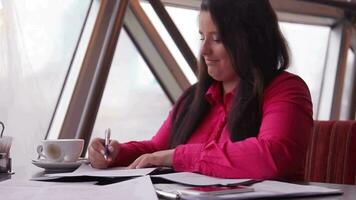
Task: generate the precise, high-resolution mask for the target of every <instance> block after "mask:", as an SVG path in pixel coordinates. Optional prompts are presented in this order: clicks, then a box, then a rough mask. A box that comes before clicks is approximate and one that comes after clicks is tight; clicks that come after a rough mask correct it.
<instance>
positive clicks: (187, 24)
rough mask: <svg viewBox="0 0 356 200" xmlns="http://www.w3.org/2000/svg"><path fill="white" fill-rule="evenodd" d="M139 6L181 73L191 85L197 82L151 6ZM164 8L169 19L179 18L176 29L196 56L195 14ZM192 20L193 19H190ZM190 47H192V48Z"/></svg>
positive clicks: (196, 31) (196, 32)
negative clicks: (169, 16)
mask: <svg viewBox="0 0 356 200" xmlns="http://www.w3.org/2000/svg"><path fill="white" fill-rule="evenodd" d="M141 6H142V8H143V9H144V11H145V12H146V14H147V16H148V18H149V19H150V20H151V22H152V24H153V25H154V27H155V28H156V30H157V32H158V33H159V34H160V36H161V37H162V39H163V41H164V42H165V44H166V45H167V47H168V49H169V50H170V51H171V54H172V55H173V56H174V58H175V59H176V62H177V63H178V65H179V66H180V67H181V69H182V71H183V73H184V74H185V75H186V77H187V78H188V80H189V82H190V83H192V84H193V83H195V82H196V81H197V79H196V76H195V75H194V73H193V71H192V70H191V68H190V67H189V65H188V63H187V61H186V60H185V59H184V57H183V55H182V54H181V52H180V51H179V49H178V47H177V46H176V44H175V43H174V41H173V39H172V38H171V36H170V35H169V33H168V31H167V30H166V28H165V27H164V25H163V24H162V22H161V20H160V19H159V17H158V16H157V14H156V13H155V11H154V10H153V8H152V7H151V5H150V4H148V3H144V2H141ZM166 8H167V9H168V12H169V14H170V15H171V17H172V18H173V20H176V17H173V16H179V17H177V18H180V19H181V20H180V21H179V22H183V23H180V24H179V26H178V29H179V30H180V31H181V33H182V34H184V35H183V36H188V38H190V39H189V40H187V38H186V37H185V39H186V40H187V42H188V45H189V46H190V47H191V49H192V51H193V52H195V53H196V54H197V53H198V52H197V51H196V50H199V48H198V49H196V48H195V45H197V44H198V45H199V43H197V42H199V34H198V33H199V32H198V27H197V25H196V23H194V22H197V12H194V11H192V10H189V9H179V8H175V7H166ZM171 12H173V16H172V13H171ZM192 18H194V19H192ZM179 22H178V23H179ZM175 24H176V25H177V22H176V21H175ZM181 26H184V27H181ZM182 30H186V31H183V32H182ZM191 45H193V48H192V46H191ZM195 49H196V50H195Z"/></svg>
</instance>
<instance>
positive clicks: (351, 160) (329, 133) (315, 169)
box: [305, 121, 356, 184]
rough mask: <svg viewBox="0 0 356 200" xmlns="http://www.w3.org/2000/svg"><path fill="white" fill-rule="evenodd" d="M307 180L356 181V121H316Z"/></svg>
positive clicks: (306, 168)
mask: <svg viewBox="0 0 356 200" xmlns="http://www.w3.org/2000/svg"><path fill="white" fill-rule="evenodd" d="M311 137H312V139H311V143H310V146H309V149H308V152H307V159H306V165H305V180H306V181H314V182H325V183H339V184H356V121H315V123H314V129H313V133H312V136H311Z"/></svg>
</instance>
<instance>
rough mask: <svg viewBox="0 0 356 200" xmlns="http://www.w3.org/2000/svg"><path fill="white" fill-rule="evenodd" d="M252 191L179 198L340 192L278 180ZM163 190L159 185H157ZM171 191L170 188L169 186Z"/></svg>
mask: <svg viewBox="0 0 356 200" xmlns="http://www.w3.org/2000/svg"><path fill="white" fill-rule="evenodd" d="M250 187H253V188H254V189H255V191H254V192H246V193H236V194H227V195H179V196H180V198H181V199H187V200H229V199H256V198H273V197H275V198H285V197H307V196H318V195H335V194H342V191H341V190H338V189H330V188H326V187H320V186H313V185H298V184H291V183H285V182H278V181H263V182H260V183H256V184H254V185H253V186H250ZM159 188H160V189H161V190H164V187H163V186H162V185H161V186H160V187H159ZM156 189H157V188H156ZM170 190H171V191H172V188H170Z"/></svg>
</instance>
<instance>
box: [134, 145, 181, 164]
mask: <svg viewBox="0 0 356 200" xmlns="http://www.w3.org/2000/svg"><path fill="white" fill-rule="evenodd" d="M173 153H174V149H170V150H164V151H157V152H154V153H151V154H143V155H142V156H140V157H138V158H137V159H136V160H135V161H134V162H133V163H132V164H131V165H130V166H129V168H130V169H137V168H144V167H152V166H167V167H170V166H172V162H173Z"/></svg>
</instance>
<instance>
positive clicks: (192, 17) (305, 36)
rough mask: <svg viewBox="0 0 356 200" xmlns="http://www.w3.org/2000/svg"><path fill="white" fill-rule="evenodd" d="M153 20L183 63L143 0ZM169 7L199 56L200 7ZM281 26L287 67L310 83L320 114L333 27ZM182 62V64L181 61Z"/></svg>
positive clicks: (171, 14)
mask: <svg viewBox="0 0 356 200" xmlns="http://www.w3.org/2000/svg"><path fill="white" fill-rule="evenodd" d="M141 5H142V6H143V8H144V9H145V11H146V13H147V15H148V16H149V17H150V19H151V20H152V23H153V24H154V25H155V27H156V28H157V29H158V32H159V33H160V34H161V37H162V38H163V39H164V41H167V46H168V47H169V48H170V50H171V51H172V52H174V53H173V55H175V56H176V59H177V60H178V63H180V64H181V63H183V64H184V65H186V64H185V63H184V62H183V61H182V60H184V58H183V57H182V56H180V53H179V50H178V49H177V48H176V46H175V45H174V42H173V40H172V39H171V38H170V36H169V34H168V33H167V31H166V29H165V28H164V26H163V25H162V24H161V22H160V20H159V18H158V17H157V16H156V14H155V13H154V11H153V9H152V8H151V7H150V5H149V4H147V3H141ZM166 9H167V11H168V13H169V14H170V16H171V17H172V19H173V21H174V22H175V24H176V25H177V27H178V29H179V30H180V32H181V34H182V35H183V37H184V38H185V39H186V41H187V43H188V44H189V46H190V47H191V49H192V51H193V52H194V54H195V55H196V56H198V53H199V48H200V40H199V34H198V14H199V12H198V11H197V10H191V9H186V8H177V7H172V6H166ZM280 26H281V30H282V32H283V34H284V36H285V37H286V40H287V41H288V44H289V47H290V49H291V52H290V53H291V58H292V59H291V61H292V62H291V66H290V68H289V69H288V71H290V72H292V73H295V74H297V75H299V76H301V77H302V78H303V79H304V81H305V82H306V83H307V85H308V86H309V89H310V91H311V96H312V101H313V110H314V117H316V114H317V108H318V102H319V99H320V89H321V85H322V81H323V77H322V76H323V71H324V67H325V57H326V52H327V48H328V40H329V34H330V27H327V26H316V25H305V24H295V23H285V22H280ZM181 65H182V64H181ZM183 71H184V72H185V73H186V76H187V77H190V78H189V80H191V82H192V83H194V82H195V81H196V78H195V77H191V76H194V75H192V74H190V72H189V71H188V70H183ZM187 71H188V72H187Z"/></svg>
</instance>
